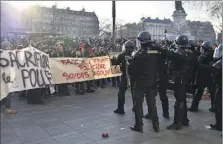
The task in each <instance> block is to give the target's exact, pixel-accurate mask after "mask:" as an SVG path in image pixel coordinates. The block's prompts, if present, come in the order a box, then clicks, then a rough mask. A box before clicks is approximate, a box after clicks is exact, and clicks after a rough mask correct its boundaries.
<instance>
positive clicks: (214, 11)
mask: <svg viewBox="0 0 223 144" xmlns="http://www.w3.org/2000/svg"><path fill="white" fill-rule="evenodd" d="M189 3H191V4H192V5H194V6H196V7H199V8H201V9H203V10H204V11H206V12H207V14H208V15H209V16H211V17H212V20H216V22H217V23H218V24H217V25H215V27H216V28H217V29H218V30H219V31H221V32H222V6H223V2H222V1H189Z"/></svg>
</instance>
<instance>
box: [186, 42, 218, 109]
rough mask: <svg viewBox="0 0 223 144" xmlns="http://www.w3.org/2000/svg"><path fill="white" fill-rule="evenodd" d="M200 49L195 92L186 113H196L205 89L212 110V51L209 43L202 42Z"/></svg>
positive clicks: (213, 90)
mask: <svg viewBox="0 0 223 144" xmlns="http://www.w3.org/2000/svg"><path fill="white" fill-rule="evenodd" d="M202 48H203V50H204V52H203V53H201V55H200V56H199V57H198V60H197V64H198V71H197V78H196V90H195V92H194V96H193V101H192V105H191V107H190V108H189V109H188V111H191V112H196V111H198V105H199V102H200V100H201V97H202V95H203V92H204V89H205V88H206V87H207V88H208V90H209V92H210V95H211V108H210V111H213V109H214V97H215V86H214V83H213V79H212V77H211V62H212V61H213V54H214V52H213V50H212V49H211V44H210V42H207V41H206V42H203V44H202Z"/></svg>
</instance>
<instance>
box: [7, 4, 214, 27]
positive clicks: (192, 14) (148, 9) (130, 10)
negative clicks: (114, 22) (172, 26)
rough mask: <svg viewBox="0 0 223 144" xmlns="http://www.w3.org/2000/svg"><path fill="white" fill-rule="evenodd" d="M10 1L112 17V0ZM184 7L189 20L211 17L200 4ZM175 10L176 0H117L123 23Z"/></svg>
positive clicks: (154, 16) (164, 15) (158, 15)
mask: <svg viewBox="0 0 223 144" xmlns="http://www.w3.org/2000/svg"><path fill="white" fill-rule="evenodd" d="M10 3H12V4H14V5H15V6H17V7H18V6H19V7H20V8H21V9H22V7H24V6H28V5H32V4H41V5H42V6H48V7H51V6H52V5H53V4H57V7H58V8H66V7H68V6H69V7H70V9H72V10H81V9H82V8H85V10H86V11H90V12H92V11H94V12H95V13H96V14H97V16H98V17H99V21H100V20H104V19H107V18H108V19H110V20H111V18H112V2H111V1H41V2H40V1H17V2H12V1H10ZM183 7H184V9H185V11H186V13H187V14H188V16H187V19H188V20H202V21H208V20H210V17H209V16H208V15H207V14H206V13H205V12H204V11H203V10H202V9H201V7H199V6H195V5H193V4H191V3H188V2H187V3H184V2H183ZM174 10H175V3H174V1H116V17H117V19H118V20H119V21H121V22H122V23H128V22H139V20H140V18H141V17H152V18H156V17H158V18H160V19H163V18H164V17H165V18H171V19H172V14H173V11H174ZM214 23H215V22H214Z"/></svg>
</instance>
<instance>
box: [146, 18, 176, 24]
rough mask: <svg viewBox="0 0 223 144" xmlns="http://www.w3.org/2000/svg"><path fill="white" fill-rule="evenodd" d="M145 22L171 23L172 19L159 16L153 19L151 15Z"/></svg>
mask: <svg viewBox="0 0 223 144" xmlns="http://www.w3.org/2000/svg"><path fill="white" fill-rule="evenodd" d="M144 22H150V23H162V24H169V23H171V22H172V21H171V20H170V19H159V18H156V19H151V18H150V17H147V18H145V19H144Z"/></svg>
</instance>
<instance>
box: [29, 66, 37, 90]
mask: <svg viewBox="0 0 223 144" xmlns="http://www.w3.org/2000/svg"><path fill="white" fill-rule="evenodd" d="M36 73H38V70H37V71H36V70H35V69H34V68H32V69H30V71H29V80H30V84H31V86H32V87H35V86H36V79H37V75H36Z"/></svg>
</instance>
